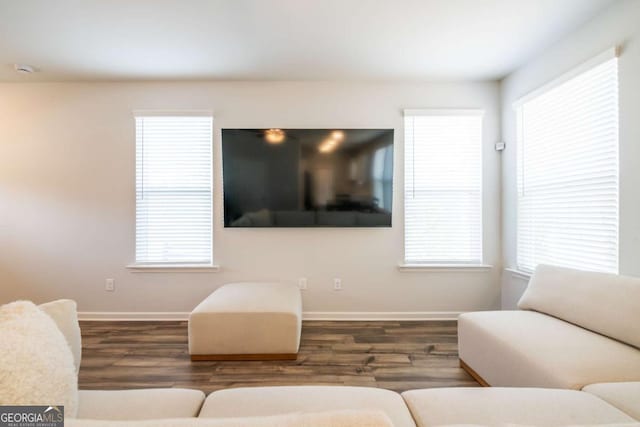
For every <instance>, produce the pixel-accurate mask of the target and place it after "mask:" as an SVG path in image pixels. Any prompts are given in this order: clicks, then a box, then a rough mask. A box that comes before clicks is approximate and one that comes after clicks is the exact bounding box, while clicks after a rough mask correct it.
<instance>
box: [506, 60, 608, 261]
mask: <svg viewBox="0 0 640 427" xmlns="http://www.w3.org/2000/svg"><path fill="white" fill-rule="evenodd" d="M583 68H584V66H583V67H581V70H580V72H574V73H572V75H573V76H572V77H571V78H570V79H568V80H567V79H565V80H564V81H563V83H561V84H558V85H554V87H553V88H551V89H548V90H546V91H544V92H543V93H538V94H536V96H529V97H527V99H526V100H524V101H522V102H520V103H519V104H518V105H517V106H516V109H517V117H518V238H517V263H518V269H520V270H523V271H527V272H531V271H533V270H534V269H535V267H536V266H537V265H538V264H554V265H559V266H564V267H570V268H578V269H584V270H594V271H603V272H612V273H617V272H618V70H617V58H615V55H613V54H612V55H609V57H608V59H606V60H605V61H604V62H602V61H599V63H598V64H597V65H595V66H594V65H590V66H589V67H587V69H586V71H585V70H583Z"/></svg>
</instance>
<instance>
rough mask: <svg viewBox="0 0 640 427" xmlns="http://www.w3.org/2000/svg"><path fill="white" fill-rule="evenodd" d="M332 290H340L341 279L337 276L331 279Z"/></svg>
mask: <svg viewBox="0 0 640 427" xmlns="http://www.w3.org/2000/svg"><path fill="white" fill-rule="evenodd" d="M333 290H334V291H341V290H342V279H339V278H336V279H333Z"/></svg>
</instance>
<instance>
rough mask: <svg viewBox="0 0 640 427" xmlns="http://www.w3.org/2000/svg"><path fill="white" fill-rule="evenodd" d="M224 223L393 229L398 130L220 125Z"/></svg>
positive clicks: (252, 225)
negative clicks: (394, 157)
mask: <svg viewBox="0 0 640 427" xmlns="http://www.w3.org/2000/svg"><path fill="white" fill-rule="evenodd" d="M222 162H223V175H224V225H225V227H390V226H391V210H392V209H391V208H392V200H393V129H222Z"/></svg>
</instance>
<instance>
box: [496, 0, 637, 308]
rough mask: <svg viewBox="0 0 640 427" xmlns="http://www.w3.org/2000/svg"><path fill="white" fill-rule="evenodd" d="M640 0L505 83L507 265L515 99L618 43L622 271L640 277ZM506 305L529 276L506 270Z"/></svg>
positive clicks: (509, 263) (512, 220) (508, 262)
mask: <svg viewBox="0 0 640 427" xmlns="http://www.w3.org/2000/svg"><path fill="white" fill-rule="evenodd" d="M639 23H640V1H637V0H625V1H620V2H617V3H614V5H613V6H612V7H610V8H609V9H607V10H606V11H605V12H603V13H602V14H600V15H599V16H597V17H596V18H594V19H593V20H592V21H590V22H588V23H587V24H585V25H584V26H582V27H581V28H579V29H578V30H576V31H575V32H573V33H572V34H571V35H569V36H568V37H566V38H564V39H563V40H561V41H560V42H558V43H557V44H556V45H554V46H553V47H552V48H550V49H547V50H546V51H545V52H544V53H543V54H541V55H540V56H538V57H537V58H536V59H534V60H532V61H530V62H529V63H527V64H526V65H525V66H523V67H521V68H520V69H519V70H517V71H516V72H514V73H513V74H511V75H510V76H508V77H507V78H506V79H504V80H503V81H502V86H501V92H502V137H503V139H504V140H505V141H506V142H507V149H506V150H505V151H504V153H503V158H502V205H503V212H502V217H503V231H502V238H503V252H504V265H505V266H506V267H515V265H516V227H517V224H516V200H517V192H516V152H515V148H516V131H515V128H516V121H515V113H514V110H513V109H512V104H513V102H514V101H515V100H516V99H518V98H520V97H521V96H523V95H525V94H526V93H528V92H530V91H532V90H533V89H536V88H537V87H539V86H541V85H543V84H544V83H546V82H548V81H550V80H553V79H554V78H555V77H557V76H559V75H561V74H563V73H564V72H565V71H568V70H570V69H572V68H573V67H575V66H577V65H579V64H580V63H582V62H584V61H586V60H588V59H590V58H591V57H593V56H596V55H597V54H599V53H600V52H603V51H604V50H606V49H607V48H609V47H611V46H614V45H621V46H622V54H621V56H620V59H619V84H620V273H621V274H628V275H635V276H640V255H639V254H640V190H639V189H640V168H638V165H639V161H640V34H639V31H640V24H639ZM502 278H503V283H502V287H503V292H502V296H503V298H502V300H503V301H502V306H503V308H507V309H509V308H513V307H515V303H516V301H517V299H518V298H519V297H520V295H521V293H522V291H523V290H524V289H525V287H526V282H527V280H526V278H522V277H521V276H518V275H514V274H512V273H510V272H508V271H505V272H503V274H502Z"/></svg>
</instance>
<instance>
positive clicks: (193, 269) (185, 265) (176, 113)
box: [126, 110, 220, 273]
mask: <svg viewBox="0 0 640 427" xmlns="http://www.w3.org/2000/svg"><path fill="white" fill-rule="evenodd" d="M145 117H207V118H209V119H210V120H211V134H210V156H211V158H210V163H209V167H210V171H209V172H210V183H209V191H210V200H211V202H210V205H209V211H210V222H211V224H210V230H211V234H210V236H209V249H210V251H209V261H208V262H171V261H167V262H144V261H138V260H137V232H138V230H137V219H136V218H137V210H138V207H137V199H136V198H137V195H136V193H137V191H138V187H137V186H138V183H137V180H138V134H137V125H136V120H137V119H138V118H145ZM133 120H134V126H133V128H134V131H133V134H134V135H133V137H134V144H133V146H134V163H135V168H134V176H135V180H134V200H136V201H135V202H134V239H133V240H134V242H133V254H134V256H133V259H134V261H133V262H132V263H130V264H128V265H127V266H126V268H127V269H129V270H130V271H131V272H134V273H164V272H170V273H177V272H184V273H198V272H203V273H208V272H218V271H220V266H219V265H218V264H216V263H215V261H214V260H215V258H214V237H215V231H214V227H215V220H214V216H215V210H214V204H215V201H214V194H215V187H214V182H215V179H214V160H215V159H214V157H215V155H214V147H215V144H214V133H215V128H214V115H213V112H212V111H210V110H134V111H133Z"/></svg>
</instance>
